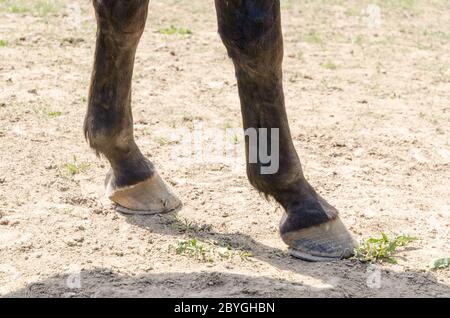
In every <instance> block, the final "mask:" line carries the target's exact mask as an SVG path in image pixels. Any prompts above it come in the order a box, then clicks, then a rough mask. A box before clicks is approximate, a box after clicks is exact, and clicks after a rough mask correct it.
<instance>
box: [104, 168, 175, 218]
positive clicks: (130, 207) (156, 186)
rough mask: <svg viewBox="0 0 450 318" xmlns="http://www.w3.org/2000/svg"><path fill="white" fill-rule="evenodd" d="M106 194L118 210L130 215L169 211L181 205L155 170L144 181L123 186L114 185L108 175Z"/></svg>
mask: <svg viewBox="0 0 450 318" xmlns="http://www.w3.org/2000/svg"><path fill="white" fill-rule="evenodd" d="M106 195H107V196H108V198H109V199H110V200H111V201H113V202H114V203H115V204H116V207H115V208H116V210H117V211H118V212H120V213H124V214H130V215H152V214H162V213H169V212H173V211H175V210H177V209H179V208H181V206H182V203H181V200H180V199H178V197H177V196H176V195H175V194H174V193H173V192H172V191H171V189H170V188H169V187H168V186H167V184H166V183H165V182H164V180H163V179H162V178H161V177H160V176H159V174H158V173H157V172H155V173H154V175H153V176H152V177H150V178H149V179H147V180H145V181H142V182H139V183H137V184H135V185H132V186H128V187H123V188H116V187H114V184H113V182H112V177H109V180H107V181H106Z"/></svg>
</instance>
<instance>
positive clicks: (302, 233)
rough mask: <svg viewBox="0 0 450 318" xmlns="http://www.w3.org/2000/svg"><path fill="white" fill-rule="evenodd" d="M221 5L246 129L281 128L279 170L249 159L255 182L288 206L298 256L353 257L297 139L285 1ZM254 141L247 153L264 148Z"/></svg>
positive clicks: (289, 233)
mask: <svg viewBox="0 0 450 318" xmlns="http://www.w3.org/2000/svg"><path fill="white" fill-rule="evenodd" d="M216 10H217V17H218V23H219V33H220V35H221V38H222V41H223V42H224V44H225V47H226V48H227V51H228V55H229V56H230V57H231V59H232V60H233V64H234V66H235V70H236V76H237V82H238V89H239V96H240V100H241V109H242V115H243V121H244V128H245V129H246V131H247V130H248V129H253V131H257V130H258V129H261V128H262V129H268V130H272V129H278V136H279V137H278V141H279V153H278V167H279V169H278V170H277V171H274V172H273V173H267V174H265V173H262V171H263V169H264V168H267V165H266V163H265V162H262V160H260V159H261V158H258V161H257V162H250V160H248V159H249V158H247V174H248V178H249V180H250V183H251V184H252V185H253V186H254V187H255V188H256V189H258V190H259V191H261V192H263V193H265V194H267V195H270V196H272V197H274V198H275V199H276V200H277V201H278V202H279V203H280V204H281V205H282V206H283V208H284V210H285V215H284V217H283V219H282V220H281V224H280V234H281V238H282V239H283V241H284V242H285V243H286V244H287V245H289V246H290V248H291V253H292V255H293V256H295V257H298V258H301V259H304V260H308V261H330V260H336V259H340V258H346V257H349V256H351V255H352V253H353V250H354V247H355V246H356V243H355V241H354V240H353V238H352V236H351V235H350V233H349V232H348V231H347V229H346V228H345V226H344V225H343V223H342V221H341V220H340V218H339V216H338V211H337V210H336V209H335V208H334V207H333V206H331V205H330V204H328V203H327V202H326V201H325V200H324V199H323V198H322V197H321V196H320V195H319V194H317V193H316V191H315V190H314V189H313V187H312V186H311V185H310V184H309V183H308V182H307V181H306V179H305V177H304V175H303V172H302V167H301V164H300V160H299V157H298V155H297V152H296V151H295V148H294V145H293V143H292V138H291V133H290V130H289V123H288V118H287V115H286V110H285V105H284V93H283V83H282V59H283V39H282V32H281V21H280V20H281V18H280V2H279V0H229V1H222V0H216ZM257 138H258V139H260V138H267V134H265V136H263V135H262V134H261V133H259V135H258V136H257ZM249 141H250V139H247V138H246V154H247V157H249V154H250V153H253V154H254V153H255V150H256V152H257V151H258V149H257V148H258V147H254V144H253V146H252V145H251V144H250V142H249ZM254 157H257V156H256V155H254Z"/></svg>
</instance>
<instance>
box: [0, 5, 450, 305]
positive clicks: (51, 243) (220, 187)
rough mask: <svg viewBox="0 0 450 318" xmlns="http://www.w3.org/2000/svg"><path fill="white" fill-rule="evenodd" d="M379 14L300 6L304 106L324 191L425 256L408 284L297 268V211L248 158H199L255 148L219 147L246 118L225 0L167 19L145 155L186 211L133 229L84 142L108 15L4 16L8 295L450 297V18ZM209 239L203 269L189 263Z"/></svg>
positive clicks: (358, 268) (345, 270)
mask: <svg viewBox="0 0 450 318" xmlns="http://www.w3.org/2000/svg"><path fill="white" fill-rule="evenodd" d="M50 2H51V1H50ZM377 3H378V5H379V7H374V6H368V5H369V4H370V2H368V1H356V0H355V1H338V0H334V1H332V0H322V1H312V0H309V1H287V0H286V1H283V19H284V20H283V24H284V25H283V27H284V37H285V51H286V54H285V62H284V68H285V87H286V88H285V89H286V100H287V107H288V113H289V118H290V123H291V128H292V131H293V136H294V142H295V145H296V147H297V150H298V151H299V153H300V155H301V158H302V162H303V165H304V171H305V174H306V175H307V177H308V179H309V180H310V181H311V183H312V184H313V185H315V187H316V188H317V189H318V191H319V192H320V193H322V194H323V195H324V196H325V197H326V198H328V199H329V201H330V202H332V203H333V204H334V205H335V206H336V207H337V208H338V209H339V210H340V211H341V215H342V218H343V219H344V221H345V222H346V223H347V224H348V225H349V227H350V229H351V231H352V232H353V233H354V234H355V236H356V238H357V239H359V240H362V239H366V238H368V237H371V236H376V235H378V233H380V232H381V231H384V232H386V233H389V234H408V235H412V236H416V237H418V238H419V240H418V241H416V242H414V243H412V244H411V245H410V246H409V248H407V249H404V250H403V251H402V252H401V253H400V254H399V255H398V260H399V262H398V264H397V265H390V264H380V265H376V266H371V265H367V264H362V263H359V262H357V261H353V260H346V261H341V262H336V263H321V264H312V263H306V262H302V261H299V260H296V259H293V258H291V257H290V256H289V255H288V254H287V249H286V246H285V245H284V244H283V243H282V242H281V240H280V239H279V236H278V232H277V228H278V222H279V219H280V217H281V211H280V209H279V208H278V207H277V205H276V204H275V203H274V202H267V201H265V200H264V199H263V198H262V197H260V196H259V194H258V193H257V192H256V191H255V190H253V189H252V188H251V187H250V186H249V184H248V181H247V179H246V176H245V173H244V159H243V158H242V154H241V153H240V151H237V152H236V155H235V157H234V159H235V160H231V161H226V160H224V159H223V160H222V159H220V158H221V157H220V156H218V157H214V158H213V157H211V156H207V154H208V152H207V151H206V155H205V156H204V157H203V158H202V157H201V156H190V155H189V154H184V155H181V154H180V149H181V148H182V147H180V146H182V145H183V143H182V141H180V136H181V135H182V134H184V135H185V136H186V134H188V133H191V132H193V131H195V130H196V129H197V130H198V131H201V132H204V133H203V135H205V136H206V137H205V138H204V140H203V149H204V147H205V145H210V144H213V143H215V142H219V141H225V142H226V143H227V145H228V146H230V145H231V146H230V147H231V149H234V150H239V149H240V148H241V145H242V133H240V132H238V133H236V134H235V135H232V136H231V137H229V136H221V134H220V132H223V131H224V130H225V128H237V129H239V127H241V118H240V112H239V104H238V103H239V101H238V97H237V88H236V85H235V79H234V74H233V68H232V65H231V62H230V61H229V59H228V58H227V56H226V53H225V49H224V47H223V46H222V44H221V43H220V40H219V37H218V35H217V32H216V29H217V28H216V21H215V12H214V7H213V1H203V0H192V1H175V0H171V1H169V0H152V1H151V11H150V15H149V18H148V25H147V29H146V32H145V34H144V36H143V38H142V42H141V45H140V47H139V51H138V54H137V58H136V70H135V77H134V97H133V98H134V101H133V103H134V117H135V123H136V125H135V131H136V139H137V142H138V143H139V145H140V146H141V148H142V150H143V152H144V153H145V154H146V155H148V156H149V157H150V158H151V159H152V160H153V162H154V163H155V164H156V166H157V167H158V169H159V171H160V173H161V174H162V175H163V176H164V177H165V178H166V179H167V180H168V181H169V182H170V183H171V184H172V186H173V187H174V188H175V189H176V191H177V192H178V193H179V195H180V196H181V198H182V199H183V202H184V208H183V209H182V210H181V211H180V212H179V213H178V215H177V216H174V215H166V216H154V217H125V216H122V215H120V214H118V213H116V212H115V211H114V210H113V209H112V207H111V205H110V203H109V202H108V200H106V199H105V198H104V194H103V179H104V176H105V174H106V172H107V170H108V164H107V162H106V161H105V160H104V159H98V158H97V157H96V156H95V154H94V153H93V152H92V151H91V150H90V149H89V148H88V146H87V145H86V142H85V140H84V137H83V133H82V121H83V117H84V113H85V109H86V95H87V89H88V85H89V78H90V71H91V64H92V58H93V50H94V40H95V20H94V12H93V9H92V8H91V6H90V2H89V1H87V0H83V1H60V2H59V4H57V5H52V4H50V5H49V4H48V1H47V3H46V2H45V1H27V0H16V1H14V0H12V1H11V0H7V1H5V0H1V1H0V21H1V22H0V83H1V84H0V145H1V150H0V295H2V296H5V297H12V296H38V297H55V296H58V297H99V296H125V297H131V296H138V297H141V296H143V297H160V296H164V297H166V296H170V297H187V296H193V297H206V296H230V297H240V296H249V297H258V296H259V297H267V296H275V297H288V296H290V297H334V296H337V297H354V296H361V297H370V296H380V297H393V296H401V297H406V296H412V297H415V296H426V297H435V296H447V297H449V296H450V272H449V270H448V269H447V270H442V271H431V270H430V269H429V263H430V262H431V261H432V260H434V259H436V258H441V257H448V256H449V255H450V243H449V242H450V217H449V216H450V211H449V207H450V191H449V180H450V145H449V136H450V130H449V122H450V106H449V105H450V68H449V67H450V33H449V30H448V25H449V24H450V11H449V10H448V3H447V2H446V1H445V0H434V1H428V0H427V1H425V0H417V1H414V0H408V1H406V0H390V1H387V0H386V1H379V2H377ZM377 8H380V9H381V12H380V16H378V13H377V12H378V11H377ZM79 9H80V10H81V11H80V12H81V14H78V13H77V12H79ZM171 25H172V26H174V27H175V28H179V29H176V31H174V32H170V30H167V28H169V27H170V26H171ZM180 28H185V29H188V30H189V31H191V32H187V30H183V29H180ZM170 33H174V34H170ZM189 33H192V34H189ZM199 127H200V128H199ZM214 129H215V130H214ZM238 131H240V130H238ZM180 132H181V134H180ZM211 132H212V133H211ZM177 136H178V137H177ZM219 155H220V154H219ZM192 239H196V240H197V241H198V242H199V243H198V244H199V246H202V247H203V252H201V250H200V253H197V254H195V255H193V256H189V255H187V254H184V253H182V254H177V252H176V248H177V247H179V246H181V244H182V243H180V242H184V241H187V240H192ZM197 252H198V251H197ZM202 254H203V255H204V256H205V257H204V258H203V257H201V255H202Z"/></svg>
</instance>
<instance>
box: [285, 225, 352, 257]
mask: <svg viewBox="0 0 450 318" xmlns="http://www.w3.org/2000/svg"><path fill="white" fill-rule="evenodd" d="M283 240H284V241H285V242H286V243H287V244H288V245H289V247H290V254H291V255H292V256H293V257H296V258H299V259H301V260H305V261H310V262H331V261H336V260H341V259H345V258H349V257H351V256H353V251H354V249H355V247H356V246H357V243H356V241H355V240H354V239H353V237H352V236H351V234H350V233H349V232H348V230H347V228H346V227H345V225H344V224H343V223H342V221H341V220H340V219H339V218H336V219H334V220H331V221H329V222H326V223H323V224H320V225H318V226H314V227H311V228H307V229H301V230H298V231H294V232H290V233H286V234H284V235H283Z"/></svg>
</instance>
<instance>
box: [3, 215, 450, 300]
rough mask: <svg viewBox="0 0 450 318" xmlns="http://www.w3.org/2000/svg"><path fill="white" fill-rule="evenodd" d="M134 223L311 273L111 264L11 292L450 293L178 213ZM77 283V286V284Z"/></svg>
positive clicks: (418, 276)
mask: <svg viewBox="0 0 450 318" xmlns="http://www.w3.org/2000/svg"><path fill="white" fill-rule="evenodd" d="M127 221H128V222H129V223H131V224H133V225H137V226H140V227H142V228H145V229H147V230H149V231H151V232H153V233H159V234H161V235H172V236H177V235H180V236H181V235H182V236H183V237H186V235H188V234H189V233H186V232H189V231H193V232H194V233H195V236H196V237H197V238H199V239H201V240H208V241H210V242H212V243H213V244H217V245H224V244H228V245H231V246H232V247H233V248H239V249H245V250H249V251H251V252H252V254H253V257H254V258H255V259H257V260H259V261H261V262H264V263H268V264H270V265H272V266H274V267H275V268H277V269H279V270H280V271H288V272H292V273H293V274H294V273H296V274H300V275H302V277H305V280H304V281H303V282H299V281H298V280H296V281H289V280H286V279H282V278H280V279H277V278H274V277H265V276H251V275H241V274H234V273H230V272H217V271H204V272H190V269H187V270H186V272H184V273H154V274H146V275H142V276H123V275H120V274H117V273H114V272H112V271H111V270H110V269H107V268H96V269H94V270H85V271H82V272H81V273H80V275H79V276H78V277H80V280H79V281H80V284H81V288H70V287H69V286H71V285H70V284H69V285H68V283H67V282H68V276H67V274H61V275H57V276H54V277H50V278H48V279H45V280H43V281H40V282H36V283H32V284H30V285H29V286H27V287H26V288H24V289H22V290H18V291H15V292H12V293H10V294H8V295H5V297H450V286H447V285H445V284H441V283H439V282H438V281H437V279H436V277H435V276H434V274H433V273H431V272H426V271H423V272H418V271H408V270H405V271H401V272H396V271H392V270H387V269H385V268H379V269H377V268H373V267H370V266H368V265H364V264H360V263H357V262H355V261H351V260H345V261H339V262H334V263H308V262H303V261H299V260H296V259H293V258H291V257H290V256H289V255H287V254H286V252H285V251H282V250H279V249H274V248H272V247H269V246H266V245H264V244H261V243H259V242H257V241H255V240H254V239H252V238H250V237H249V236H247V235H245V234H241V233H234V234H223V233H216V232H214V231H212V230H210V229H209V228H208V227H202V228H191V229H186V228H185V227H184V225H183V224H181V223H180V221H179V220H178V219H177V218H174V217H173V216H154V217H141V216H132V217H127ZM72 287H73V286H72Z"/></svg>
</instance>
